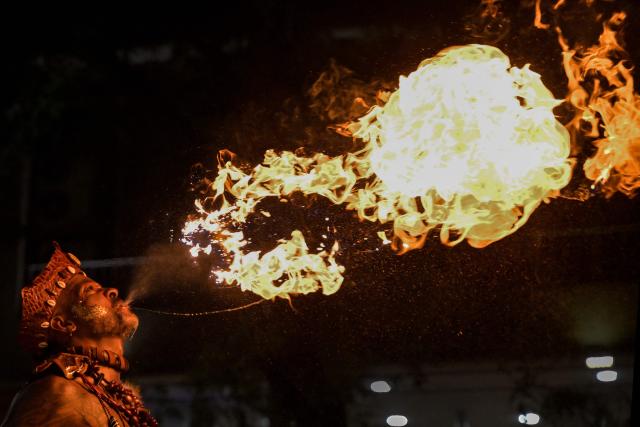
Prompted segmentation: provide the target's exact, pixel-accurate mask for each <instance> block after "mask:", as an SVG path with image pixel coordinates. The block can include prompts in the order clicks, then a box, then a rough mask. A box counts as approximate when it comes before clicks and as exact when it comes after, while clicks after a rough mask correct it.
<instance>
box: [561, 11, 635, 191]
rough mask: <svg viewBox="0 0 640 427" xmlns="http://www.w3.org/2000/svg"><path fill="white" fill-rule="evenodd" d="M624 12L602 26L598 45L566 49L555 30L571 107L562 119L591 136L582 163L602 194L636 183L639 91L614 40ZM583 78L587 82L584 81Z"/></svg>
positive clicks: (618, 31) (567, 46)
mask: <svg viewBox="0 0 640 427" xmlns="http://www.w3.org/2000/svg"><path fill="white" fill-rule="evenodd" d="M625 18H626V15H625V13H624V12H618V13H615V14H614V15H613V16H612V17H611V18H610V19H609V20H608V21H606V22H605V23H604V25H603V31H602V34H600V37H599V39H598V44H596V45H594V46H591V47H588V48H576V49H570V48H569V44H568V42H567V41H566V40H565V39H564V37H562V33H561V31H560V30H559V29H558V30H557V31H558V34H559V41H560V44H561V46H562V48H563V51H564V52H563V64H564V69H565V73H566V75H567V78H568V88H569V93H568V95H567V101H568V102H569V103H571V105H573V106H574V107H575V108H576V111H577V113H576V115H575V117H574V118H573V120H572V121H571V122H570V123H569V124H568V127H569V129H570V130H572V132H573V133H574V134H576V133H578V132H581V133H585V136H587V137H589V138H592V139H593V145H594V146H595V147H596V152H595V154H594V155H593V156H592V157H591V158H589V159H588V160H587V161H586V162H585V163H584V171H585V175H586V176H587V178H589V179H590V180H592V181H593V182H594V185H593V186H594V187H595V185H601V186H602V189H603V190H604V192H605V194H607V195H612V194H613V193H615V192H616V191H620V192H622V193H624V194H626V195H628V196H630V197H631V196H633V195H634V194H635V193H636V191H637V189H638V187H640V96H639V95H638V94H637V93H636V92H635V91H634V81H633V76H632V75H631V66H630V65H629V63H628V61H626V60H625V58H626V52H625V50H624V48H623V47H622V44H621V42H620V41H619V37H620V30H619V29H620V28H621V26H622V24H623V23H624V20H625ZM586 83H588V85H587V84H586Z"/></svg>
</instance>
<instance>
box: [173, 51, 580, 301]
mask: <svg viewBox="0 0 640 427" xmlns="http://www.w3.org/2000/svg"><path fill="white" fill-rule="evenodd" d="M559 102H560V101H558V100H556V99H554V97H553V96H552V94H551V92H550V91H549V90H548V89H547V88H546V87H545V86H544V84H543V83H542V81H541V79H540V75H539V74H537V73H535V72H533V71H531V70H530V69H529V67H528V66H525V67H523V68H517V67H512V66H511V64H510V62H509V59H508V58H507V56H506V55H504V54H503V53H502V52H501V51H500V50H499V49H497V48H495V47H491V46H485V45H467V46H461V47H454V48H449V49H446V50H444V51H442V52H440V53H439V54H438V55H436V56H435V57H434V58H430V59H427V60H425V61H423V62H422V63H421V64H420V66H419V67H418V69H417V70H416V71H414V72H413V73H411V74H409V75H408V76H406V77H401V78H400V82H399V87H398V89H397V90H396V91H395V92H393V93H392V94H391V95H390V96H389V97H388V101H387V103H386V104H385V105H384V106H374V107H373V108H371V110H370V111H369V112H368V113H367V114H365V115H364V116H363V117H361V118H360V119H359V120H357V121H356V122H353V123H351V125H349V126H348V130H349V131H350V132H351V134H352V135H353V136H354V137H355V138H357V139H359V140H360V141H361V143H362V145H363V146H362V148H361V149H360V150H358V151H356V152H352V153H351V152H350V153H346V154H344V155H341V156H336V157H330V156H327V155H325V154H321V153H318V154H315V155H313V156H310V157H306V156H302V155H297V154H295V153H293V152H289V151H284V152H281V153H276V152H275V151H273V150H269V151H267V152H266V154H265V157H264V160H263V162H262V164H261V165H258V166H256V167H255V168H254V169H253V170H252V171H251V172H249V173H245V172H243V171H242V170H241V169H239V168H238V167H236V166H234V165H233V163H232V162H231V161H223V162H222V163H221V164H220V165H219V172H218V175H217V177H216V179H215V180H214V182H213V183H212V184H211V188H210V191H211V195H210V196H209V197H208V200H209V201H214V202H216V203H217V206H218V208H217V209H214V210H212V211H208V210H207V209H205V208H204V207H203V205H202V203H198V204H197V210H198V216H197V217H196V218H195V219H192V220H191V221H189V222H187V224H186V225H185V228H184V230H183V236H184V237H183V241H184V242H185V243H187V244H189V245H190V246H191V250H192V254H194V255H197V254H198V253H199V252H201V251H207V250H209V251H210V249H209V248H210V246H205V247H201V246H200V245H199V244H197V243H196V240H197V239H196V238H195V236H196V235H197V233H198V232H200V231H203V230H204V231H206V232H207V233H208V234H209V235H211V236H212V240H213V242H212V244H215V245H218V246H220V247H222V248H223V249H224V250H225V252H226V254H227V261H228V264H229V265H228V267H227V268H226V269H223V270H220V271H216V272H215V275H216V277H217V278H218V279H219V280H221V281H224V282H226V283H228V284H235V285H238V286H240V288H241V289H243V290H250V291H252V292H255V293H257V294H259V295H261V296H263V297H264V298H273V297H276V296H278V297H285V298H286V297H288V296H289V295H290V294H294V293H308V292H313V291H316V290H318V289H322V291H323V292H324V293H325V294H330V293H333V292H335V291H336V290H338V288H339V287H340V285H341V283H342V281H343V276H342V273H343V271H344V268H343V267H342V266H340V265H338V264H337V262H336V260H335V255H336V254H337V251H338V245H337V242H336V244H334V247H333V249H332V250H331V251H321V252H319V253H316V254H313V253H310V252H309V250H308V248H307V245H306V242H305V239H304V236H303V235H302V233H301V232H300V231H298V230H294V231H293V232H292V234H291V239H290V240H281V241H279V242H278V244H277V245H276V247H275V248H274V249H273V250H271V251H269V252H267V253H265V254H261V253H260V252H258V251H254V252H244V247H245V246H246V244H247V239H246V238H245V236H244V234H243V232H242V225H243V224H244V223H245V222H246V220H247V218H248V217H249V216H250V215H251V214H252V213H253V212H254V211H255V210H256V208H257V205H258V204H259V203H260V201H262V200H263V199H265V198H267V197H278V198H283V197H287V196H289V195H291V194H292V193H294V192H301V193H303V194H305V195H311V194H314V195H319V196H322V197H325V198H327V199H328V200H330V201H331V202H333V203H335V204H342V205H345V207H346V209H349V210H354V211H356V212H357V213H358V216H359V217H360V218H361V219H363V220H368V221H372V222H378V223H381V224H385V223H390V224H392V226H393V227H392V228H393V232H392V234H393V235H392V236H387V234H385V233H384V232H380V233H378V235H379V236H380V238H381V239H382V241H383V243H391V246H392V247H393V248H394V249H395V250H397V251H398V252H400V253H403V252H406V251H408V250H411V249H415V248H419V247H421V246H422V245H423V244H424V242H425V240H426V238H427V236H428V235H429V233H430V231H431V230H434V229H438V230H439V235H440V240H441V241H442V242H443V243H445V244H449V245H455V244H457V243H460V242H461V241H463V240H467V241H468V243H469V244H471V245H472V246H475V247H483V246H486V245H488V244H490V243H491V242H494V241H496V240H499V239H501V238H503V237H505V236H507V235H509V234H511V233H513V232H514V231H516V230H517V229H518V228H520V227H521V226H522V225H523V224H524V223H525V222H526V221H527V219H528V218H529V216H530V215H531V213H532V212H533V211H534V210H535V208H536V207H537V206H538V205H539V204H540V203H541V202H542V201H545V200H547V199H548V198H550V197H553V196H555V195H557V194H558V192H559V190H560V189H562V188H563V187H564V186H565V185H566V184H567V183H568V182H569V179H570V177H571V166H572V164H571V161H570V160H569V159H568V156H569V150H570V143H569V134H568V132H567V131H566V129H565V128H564V127H563V126H562V125H561V124H560V123H559V122H558V121H557V120H556V118H555V117H554V114H553V108H554V107H555V106H557V105H558V104H559ZM232 229H237V230H238V231H231V230H232ZM388 237H390V239H388Z"/></svg>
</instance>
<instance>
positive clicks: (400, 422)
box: [387, 415, 409, 427]
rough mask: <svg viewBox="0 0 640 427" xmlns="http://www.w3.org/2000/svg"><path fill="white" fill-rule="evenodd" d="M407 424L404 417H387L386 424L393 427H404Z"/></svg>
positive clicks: (407, 421)
mask: <svg viewBox="0 0 640 427" xmlns="http://www.w3.org/2000/svg"><path fill="white" fill-rule="evenodd" d="M408 423H409V420H408V419H407V417H405V416H404V415H391V416H389V417H387V424H388V425H390V426H393V427H396V426H398V427H402V426H406V425H407V424H408Z"/></svg>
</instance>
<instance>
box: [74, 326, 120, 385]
mask: <svg viewBox="0 0 640 427" xmlns="http://www.w3.org/2000/svg"><path fill="white" fill-rule="evenodd" d="M71 345H72V346H74V347H75V346H82V347H83V348H91V347H96V348H97V349H98V350H99V351H101V350H107V351H111V352H113V353H115V354H117V355H118V356H120V357H122V358H124V343H123V340H122V338H120V337H100V338H87V337H72V339H71ZM100 372H101V373H103V374H104V378H105V379H106V380H107V381H113V380H118V381H119V380H120V371H117V370H116V369H114V368H111V367H109V366H104V365H100Z"/></svg>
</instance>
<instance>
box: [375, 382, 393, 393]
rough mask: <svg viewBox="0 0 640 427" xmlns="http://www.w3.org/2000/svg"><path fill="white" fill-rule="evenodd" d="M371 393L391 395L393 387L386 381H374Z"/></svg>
mask: <svg viewBox="0 0 640 427" xmlns="http://www.w3.org/2000/svg"><path fill="white" fill-rule="evenodd" d="M371 391H373V392H375V393H389V392H390V391H391V386H390V385H389V383H388V382H386V381H374V382H372V383H371Z"/></svg>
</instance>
